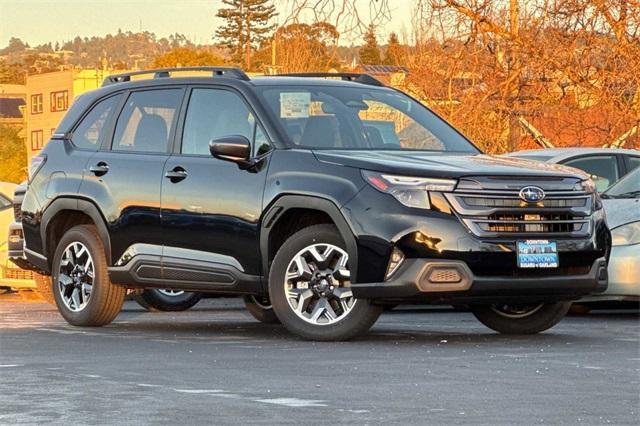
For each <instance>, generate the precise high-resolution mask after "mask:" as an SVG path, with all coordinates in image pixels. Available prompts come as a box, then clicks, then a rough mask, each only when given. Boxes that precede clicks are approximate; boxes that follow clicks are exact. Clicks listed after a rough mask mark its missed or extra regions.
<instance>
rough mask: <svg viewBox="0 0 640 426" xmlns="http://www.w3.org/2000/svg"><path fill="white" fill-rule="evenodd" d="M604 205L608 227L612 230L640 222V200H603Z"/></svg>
mask: <svg viewBox="0 0 640 426" xmlns="http://www.w3.org/2000/svg"><path fill="white" fill-rule="evenodd" d="M602 205H603V206H604V212H605V213H606V214H607V225H609V228H611V229H613V228H617V227H618V226H620V225H624V224H626V223H630V222H636V221H638V220H640V199H638V198H620V199H615V198H609V199H603V200H602Z"/></svg>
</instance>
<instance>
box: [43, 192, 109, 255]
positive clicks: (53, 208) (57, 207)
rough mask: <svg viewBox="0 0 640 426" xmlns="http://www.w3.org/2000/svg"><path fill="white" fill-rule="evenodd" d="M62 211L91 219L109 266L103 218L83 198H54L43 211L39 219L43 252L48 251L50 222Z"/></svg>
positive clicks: (106, 231)
mask: <svg viewBox="0 0 640 426" xmlns="http://www.w3.org/2000/svg"><path fill="white" fill-rule="evenodd" d="M63 210H71V211H77V212H80V213H84V214H86V215H87V216H89V217H90V218H91V220H92V221H93V223H94V225H95V226H96V228H97V230H98V235H100V239H101V240H102V244H103V245H104V251H105V256H106V257H107V264H108V265H111V237H110V236H109V230H108V228H107V225H106V221H105V219H104V216H103V215H102V213H101V212H100V210H99V209H98V207H97V206H96V205H95V204H94V203H93V202H91V201H89V200H87V199H84V198H73V197H60V198H56V199H55V200H53V201H52V202H51V203H50V204H49V206H48V207H47V208H46V209H45V211H44V213H43V214H42V219H41V223H42V226H41V227H40V238H41V239H42V248H43V252H44V253H47V251H48V250H49V247H47V235H48V231H49V225H50V223H51V220H52V219H53V218H54V217H56V215H57V214H58V213H60V212H61V211H63ZM48 263H49V264H50V263H51V259H48Z"/></svg>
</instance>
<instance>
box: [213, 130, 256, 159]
mask: <svg viewBox="0 0 640 426" xmlns="http://www.w3.org/2000/svg"><path fill="white" fill-rule="evenodd" d="M209 151H210V152H211V155H213V156H214V157H215V158H219V159H220V160H225V161H231V162H233V163H237V164H238V165H239V166H240V167H248V166H250V165H251V160H250V157H251V142H249V139H247V138H245V137H244V136H241V135H231V136H225V137H223V138H219V139H214V140H212V141H211V142H209Z"/></svg>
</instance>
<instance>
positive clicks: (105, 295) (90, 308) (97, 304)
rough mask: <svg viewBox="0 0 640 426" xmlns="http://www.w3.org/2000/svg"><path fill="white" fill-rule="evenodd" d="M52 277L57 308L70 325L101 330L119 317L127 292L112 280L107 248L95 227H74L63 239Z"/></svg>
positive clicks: (56, 253)
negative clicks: (101, 327) (96, 327)
mask: <svg viewBox="0 0 640 426" xmlns="http://www.w3.org/2000/svg"><path fill="white" fill-rule="evenodd" d="M52 273H53V275H52V277H53V280H52V283H53V286H52V287H53V295H54V297H55V300H56V305H57V306H58V311H59V312H60V314H61V315H62V316H63V317H64V319H65V320H67V322H68V323H69V324H72V325H77V326H102V325H106V324H109V323H110V322H111V321H113V320H114V319H115V317H116V316H118V313H120V309H121V308H122V303H123V302H124V296H125V294H126V289H125V288H124V287H120V286H117V285H115V284H112V283H111V281H110V280H109V274H108V273H107V258H106V256H105V252H104V246H103V245H102V240H101V239H100V236H99V235H98V232H97V230H96V228H95V226H93V225H79V226H75V227H73V228H71V229H70V230H69V231H67V232H66V233H65V234H64V235H63V236H62V239H61V240H60V242H59V243H58V247H57V248H56V252H55V255H54V257H53V263H52Z"/></svg>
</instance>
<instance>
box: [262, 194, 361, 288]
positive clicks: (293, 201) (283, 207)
mask: <svg viewBox="0 0 640 426" xmlns="http://www.w3.org/2000/svg"><path fill="white" fill-rule="evenodd" d="M291 209H305V210H316V211H319V212H322V213H325V214H327V215H328V216H329V217H330V218H331V220H332V221H333V223H334V224H335V225H336V227H337V228H338V232H340V235H341V236H342V239H343V240H344V242H345V245H346V249H347V253H348V254H349V260H350V261H349V264H350V273H351V280H352V281H353V282H357V281H356V280H357V266H358V245H357V242H356V238H355V236H354V233H353V230H352V229H351V226H349V223H348V222H347V220H346V219H345V217H344V216H343V215H342V213H341V212H340V209H339V208H338V206H337V205H336V204H335V203H334V202H333V201H331V200H329V199H326V198H322V197H317V196H310V195H282V196H280V197H279V198H278V199H276V200H275V201H274V202H273V203H272V204H271V206H270V207H269V208H268V209H266V211H265V213H264V215H263V216H262V221H261V226H260V253H261V256H262V271H263V276H265V277H266V276H268V273H269V234H270V232H271V230H272V229H273V227H274V226H275V225H276V224H277V223H278V222H279V220H280V219H281V218H282V216H283V214H284V213H286V212H287V211H288V210H291Z"/></svg>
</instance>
